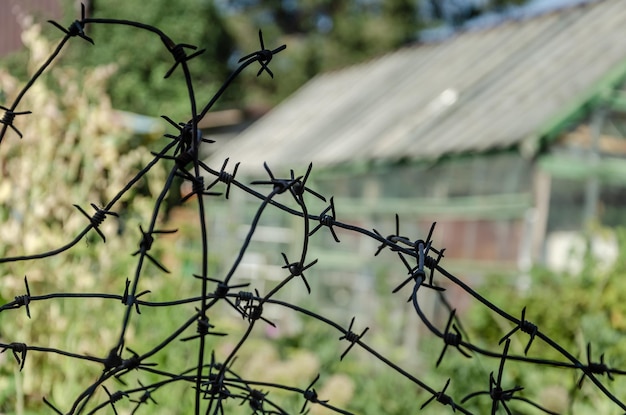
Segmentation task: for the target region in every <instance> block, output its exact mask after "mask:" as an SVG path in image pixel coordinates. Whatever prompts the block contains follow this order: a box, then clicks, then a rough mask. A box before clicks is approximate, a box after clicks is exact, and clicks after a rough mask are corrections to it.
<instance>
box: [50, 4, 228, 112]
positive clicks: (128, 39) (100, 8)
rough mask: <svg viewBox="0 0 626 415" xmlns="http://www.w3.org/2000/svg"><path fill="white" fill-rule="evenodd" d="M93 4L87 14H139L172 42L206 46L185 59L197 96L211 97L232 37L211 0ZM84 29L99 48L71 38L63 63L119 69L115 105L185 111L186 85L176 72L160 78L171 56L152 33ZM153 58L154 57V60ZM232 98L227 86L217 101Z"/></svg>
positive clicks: (116, 28) (114, 28)
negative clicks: (222, 96)
mask: <svg viewBox="0 0 626 415" xmlns="http://www.w3.org/2000/svg"><path fill="white" fill-rule="evenodd" d="M92 3H93V5H92V7H93V8H92V10H93V15H92V17H96V18H112V17H115V18H117V19H129V20H132V19H133V18H135V19H136V18H138V17H139V16H140V17H141V20H142V21H143V22H145V23H146V24H150V25H154V26H157V27H163V28H166V29H165V30H166V32H167V35H168V36H170V37H171V38H172V39H173V40H174V41H175V42H178V43H186V44H191V45H194V46H197V47H198V50H199V49H205V51H204V53H202V54H201V55H200V56H198V57H197V58H195V59H194V60H192V61H191V62H190V68H191V71H192V76H193V77H194V79H197V80H198V81H199V82H198V83H197V84H196V85H199V86H200V87H199V88H200V89H199V91H197V96H198V99H200V97H202V96H209V95H212V94H213V93H214V92H215V90H216V88H217V87H219V85H221V83H222V82H223V81H224V79H225V78H226V77H227V76H228V75H229V73H230V69H229V66H228V62H229V59H230V58H231V55H232V54H233V52H234V50H235V44H234V39H233V37H232V36H231V34H230V32H229V29H228V27H227V24H226V22H225V21H224V19H223V18H222V16H221V15H220V13H218V10H217V9H216V7H215V6H214V4H213V2H212V1H196V0H179V1H177V2H176V4H175V6H174V5H173V4H172V2H171V1H168V0H154V1H151V2H150V3H149V6H148V5H147V4H145V3H141V2H128V1H124V0H109V1H103V2H92ZM190 22H193V24H191V23H190ZM197 22H204V24H202V25H198V24H197ZM67 23H69V22H62V23H61V25H62V26H65V25H66V24H67ZM86 31H87V33H88V35H89V36H90V37H91V38H92V39H93V40H94V42H95V43H96V44H97V45H98V47H97V48H94V47H93V45H91V44H89V43H88V42H74V43H73V44H72V45H71V47H70V48H68V50H67V53H66V54H65V56H64V57H63V59H62V64H63V65H66V66H76V67H81V68H84V67H93V66H97V65H102V64H108V63H115V64H116V65H117V67H118V70H117V73H116V74H115V75H113V76H112V79H111V83H110V88H109V92H110V94H111V99H112V102H113V106H114V107H115V108H117V109H123V110H129V111H134V112H138V113H145V114H155V113H156V114H165V113H167V114H169V115H170V116H173V117H178V116H182V115H183V114H187V113H188V112H189V105H190V104H189V100H188V98H187V97H186V93H185V88H184V87H183V88H181V85H183V82H184V79H183V76H182V73H179V72H175V73H174V74H173V75H172V77H171V79H164V75H165V74H166V73H167V71H168V70H169V68H170V67H171V66H172V58H171V56H170V55H169V54H168V53H167V52H166V51H164V50H163V47H162V45H160V44H159V43H158V42H153V41H152V40H153V39H152V38H153V37H154V35H153V34H150V33H143V32H140V33H137V31H136V30H132V28H129V27H123V26H118V25H107V27H103V26H94V27H90V26H87V27H86ZM138 44H140V45H142V50H143V53H141V54H137V45H138ZM188 51H189V50H188ZM155 56H156V57H158V58H157V59H154V57H155ZM207 62H210V64H207ZM235 96H237V91H235V90H230V91H229V93H228V95H226V96H225V97H224V99H223V100H222V101H220V103H221V104H220V105H222V106H223V107H229V106H234V105H236V104H237V102H236V99H235V98H234V97H235ZM157 98H158V99H157Z"/></svg>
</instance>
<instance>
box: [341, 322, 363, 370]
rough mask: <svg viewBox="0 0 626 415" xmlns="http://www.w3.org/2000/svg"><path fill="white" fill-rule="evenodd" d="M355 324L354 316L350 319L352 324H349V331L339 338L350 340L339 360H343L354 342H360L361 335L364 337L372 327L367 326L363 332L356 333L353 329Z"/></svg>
mask: <svg viewBox="0 0 626 415" xmlns="http://www.w3.org/2000/svg"><path fill="white" fill-rule="evenodd" d="M353 324H354V317H352V320H350V326H348V331H347V332H346V334H344V335H343V336H341V337H339V340H347V341H348V342H350V345H349V346H348V348H347V349H346V350H344V352H343V353H342V354H341V357H340V358H339V360H343V358H344V357H345V356H346V355H347V354H348V352H349V351H350V349H352V347H353V346H354V344H355V343H358V342H359V341H360V340H361V337H363V336H364V335H365V333H367V331H368V330H369V329H370V328H369V327H365V329H364V330H363V331H362V332H361V334H356V333H354V332H353V331H352V325H353Z"/></svg>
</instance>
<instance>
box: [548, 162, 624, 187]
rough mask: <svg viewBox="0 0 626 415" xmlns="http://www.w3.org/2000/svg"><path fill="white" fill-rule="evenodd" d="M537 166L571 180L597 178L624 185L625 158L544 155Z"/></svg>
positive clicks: (556, 175)
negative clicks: (593, 158)
mask: <svg viewBox="0 0 626 415" xmlns="http://www.w3.org/2000/svg"><path fill="white" fill-rule="evenodd" d="M538 165H539V168H540V169H542V170H543V171H546V172H548V173H550V174H551V175H553V176H555V177H558V178H563V179H572V180H587V179H592V178H597V179H599V180H600V181H602V182H605V183H611V184H618V185H626V160H625V159H618V158H607V157H603V158H600V159H597V160H592V159H585V158H582V157H573V156H557V155H546V156H543V157H541V158H540V159H539V162H538Z"/></svg>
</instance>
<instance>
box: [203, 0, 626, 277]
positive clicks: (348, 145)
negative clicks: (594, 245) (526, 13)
mask: <svg viewBox="0 0 626 415" xmlns="http://www.w3.org/2000/svg"><path fill="white" fill-rule="evenodd" d="M624 22H626V8H625V7H624V4H623V1H622V0H603V1H595V2H586V3H582V4H578V5H576V6H574V7H570V8H566V9H563V10H558V11H552V12H549V13H545V14H541V15H538V16H533V17H529V18H519V19H516V20H510V21H506V22H503V23H501V24H499V25H497V26H494V27H488V28H482V29H473V30H468V31H465V32H461V33H457V34H456V35H454V36H453V37H451V38H449V39H446V40H444V41H441V42H438V43H429V44H423V45H416V46H413V47H408V48H405V49H401V50H399V51H396V52H393V53H390V54H388V55H385V56H381V57H379V58H377V59H374V60H372V61H369V62H366V63H363V64H360V65H356V66H353V67H349V68H346V69H343V70H339V71H335V72H330V73H325V74H322V75H319V76H317V77H315V78H314V79H312V80H311V81H309V82H308V83H307V84H306V85H304V86H303V87H302V88H301V89H300V90H299V91H297V92H296V93H295V94H293V95H292V96H291V97H290V98H288V99H287V100H285V101H284V102H283V103H281V104H280V105H279V106H277V107H276V108H275V109H274V110H272V111H271V112H270V113H269V114H268V115H266V116H265V117H263V118H262V119H261V120H259V121H258V122H256V123H255V124H253V125H252V126H251V127H250V128H248V129H246V130H245V131H244V132H243V133H242V134H240V135H239V136H237V137H236V138H235V139H233V140H232V141H230V142H227V143H219V144H220V145H219V146H216V148H217V150H216V151H215V153H214V154H213V155H212V156H211V157H210V158H209V159H208V163H209V164H210V165H212V166H215V167H219V166H220V165H221V164H222V162H223V161H224V160H225V159H226V158H230V163H232V164H234V163H235V162H240V163H241V164H240V166H239V170H238V177H244V175H248V176H249V177H252V178H257V179H258V178H259V177H261V178H267V174H266V172H265V171H264V169H263V162H266V163H267V164H268V165H269V166H270V168H271V169H272V171H273V172H274V174H275V175H277V176H283V177H285V176H287V175H288V174H289V170H291V169H293V170H294V171H295V172H296V174H304V172H305V171H306V167H307V166H308V164H309V162H312V163H313V166H314V169H313V173H312V174H311V181H310V182H308V184H309V183H310V184H311V186H314V187H315V189H316V190H318V191H320V192H322V193H323V194H325V195H333V194H334V195H335V205H336V207H337V212H338V213H337V218H338V220H345V221H353V222H355V223H357V224H359V225H362V226H363V225H364V226H365V227H369V228H370V229H371V228H377V229H380V231H381V233H382V234H389V233H392V231H393V229H394V219H393V218H394V213H398V214H399V216H400V221H401V229H402V230H405V229H406V231H407V233H409V231H410V230H413V231H414V230H418V231H419V232H421V233H422V234H426V233H427V231H428V229H429V226H430V224H431V223H432V221H437V227H436V230H435V234H434V245H435V246H438V247H445V248H446V254H447V256H446V259H445V263H446V267H447V268H448V269H452V270H454V271H456V272H458V273H460V274H463V275H464V276H466V277H468V278H472V277H481V276H484V275H486V274H488V273H490V272H493V271H506V270H508V271H512V272H519V271H520V270H522V271H524V270H526V269H528V267H529V266H530V265H531V264H533V263H537V262H547V263H549V264H553V265H554V266H557V265H558V264H559V263H560V264H561V265H563V264H570V262H567V260H568V255H567V254H568V253H569V251H570V249H571V248H575V247H576V246H574V245H572V243H571V241H572V240H573V239H572V238H573V236H574V235H578V234H579V232H580V231H581V230H583V229H586V227H587V225H588V224H589V223H600V224H602V225H606V226H616V225H620V224H622V225H623V224H625V223H626V210H624V208H625V207H626V187H624V186H625V185H626V159H625V157H626V140H625V139H624V137H625V134H626V123H625V121H626V113H625V112H624V111H625V110H626V90H625V89H624V82H625V80H626V40H625V39H626V25H624ZM276 82H280V79H277V80H276ZM312 203H314V202H312ZM319 206H320V207H323V205H319ZM283 233H284V232H283ZM413 234H415V232H413ZM270 239H271V237H270ZM598 246H600V245H598ZM608 246H609V248H606V249H604V253H605V254H606V255H608V256H615V252H616V251H615V246H614V245H612V244H610V243H609V244H608ZM607 249H608V251H607ZM374 250H375V246H374V247H373V249H372V246H369V251H368V249H365V251H366V252H367V254H368V255H371V254H372V253H373V251H374ZM345 262H351V263H354V262H355V260H354V258H351V257H346V259H345Z"/></svg>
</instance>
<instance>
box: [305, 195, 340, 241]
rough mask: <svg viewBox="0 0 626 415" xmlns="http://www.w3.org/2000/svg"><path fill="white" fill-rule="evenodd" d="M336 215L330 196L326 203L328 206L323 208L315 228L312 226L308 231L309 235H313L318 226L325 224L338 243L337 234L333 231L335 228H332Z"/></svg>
mask: <svg viewBox="0 0 626 415" xmlns="http://www.w3.org/2000/svg"><path fill="white" fill-rule="evenodd" d="M328 212H330V215H329V214H328ZM336 217H337V214H336V213H335V202H334V201H333V198H332V197H331V198H330V205H328V207H327V208H326V209H324V210H323V211H322V213H321V214H320V216H319V222H320V223H319V224H318V225H317V226H316V227H315V228H313V230H312V231H311V232H309V236H313V234H315V232H317V231H318V230H319V229H320V228H322V227H323V226H325V227H327V228H328V229H329V230H330V233H331V235H332V236H333V239H334V240H335V242H337V243H339V238H338V237H337V234H336V233H335V229H333V225H334V224H335V223H336V222H335V221H336V219H335V218H336Z"/></svg>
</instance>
